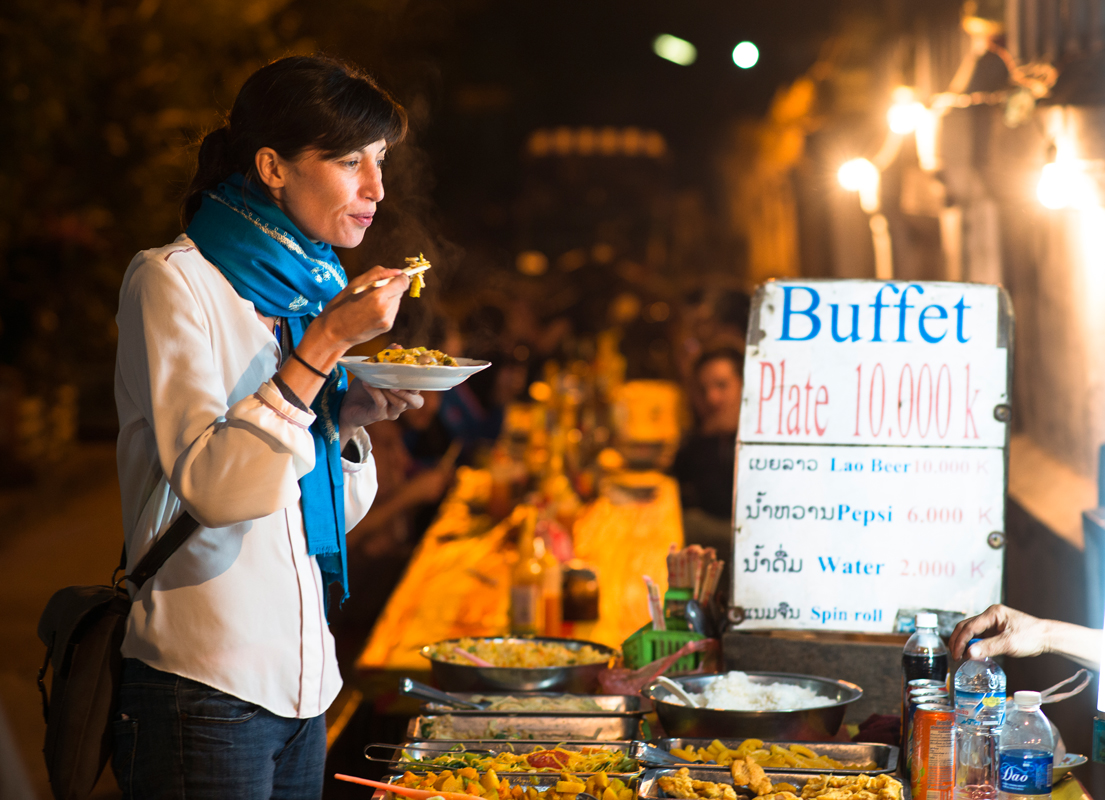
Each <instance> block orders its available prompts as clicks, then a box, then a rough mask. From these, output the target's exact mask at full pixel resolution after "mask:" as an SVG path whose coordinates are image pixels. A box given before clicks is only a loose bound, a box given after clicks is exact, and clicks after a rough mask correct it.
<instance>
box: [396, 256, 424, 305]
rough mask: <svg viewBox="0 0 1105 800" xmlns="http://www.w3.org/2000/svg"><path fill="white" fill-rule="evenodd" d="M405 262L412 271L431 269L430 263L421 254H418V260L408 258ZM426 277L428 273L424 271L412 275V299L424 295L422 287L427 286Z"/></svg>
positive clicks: (412, 257) (411, 257)
mask: <svg viewBox="0 0 1105 800" xmlns="http://www.w3.org/2000/svg"><path fill="white" fill-rule="evenodd" d="M403 260H404V261H406V262H407V269H412V268H414V267H427V268H429V266H430V262H429V261H427V260H426V259H425V258H423V256H422V254H421V253H419V254H418V258H415V257H414V256H408V257H407V258H404V259H403ZM425 276H426V273H425V272H424V271H423V272H416V273H415V274H414V275H411V297H420V296H421V295H422V287H423V286H425V285H426V277H425Z"/></svg>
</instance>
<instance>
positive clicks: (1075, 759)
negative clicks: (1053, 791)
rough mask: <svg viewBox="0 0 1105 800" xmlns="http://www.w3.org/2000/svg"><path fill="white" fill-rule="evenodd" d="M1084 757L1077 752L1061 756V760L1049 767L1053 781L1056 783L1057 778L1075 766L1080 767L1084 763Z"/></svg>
mask: <svg viewBox="0 0 1105 800" xmlns="http://www.w3.org/2000/svg"><path fill="white" fill-rule="evenodd" d="M1086 760H1087V759H1086V757H1085V756H1080V755H1078V754H1077V753H1067V754H1066V755H1065V756H1063V760H1062V761H1060V762H1059V763H1058V764H1056V765H1055V766H1054V767H1052V768H1051V780H1052V782H1053V783H1058V782H1059V780H1060V779H1061V778H1062V777H1063V776H1064V775H1066V774H1067V773H1068V772H1070V771H1071V770H1072V769H1074V768H1075V767H1080V766H1082V765H1083V764H1085V763H1086Z"/></svg>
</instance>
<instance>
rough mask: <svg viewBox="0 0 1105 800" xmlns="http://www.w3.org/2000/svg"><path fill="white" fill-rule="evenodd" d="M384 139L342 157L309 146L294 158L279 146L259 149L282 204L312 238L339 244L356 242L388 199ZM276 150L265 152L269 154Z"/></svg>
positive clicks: (267, 180)
mask: <svg viewBox="0 0 1105 800" xmlns="http://www.w3.org/2000/svg"><path fill="white" fill-rule="evenodd" d="M386 151H387V142H385V141H384V140H383V139H380V140H379V141H376V142H373V143H372V144H370V145H368V146H367V147H364V148H362V149H360V150H356V151H354V152H352V153H348V154H346V155H343V156H338V157H337V158H325V157H323V156H322V154H320V153H319V151H318V150H307V151H305V152H304V153H303V154H302V155H300V156H299V157H298V158H296V159H294V160H292V161H288V160H285V159H283V158H281V157H280V156H279V155H277V154H276V153H275V151H273V150H271V149H269V148H263V149H262V150H260V151H258V169H259V172H260V173H261V179H262V180H263V181H264V182H265V184H266V185H268V187H269V189H270V190H271V191H272V195H273V198H274V199H275V200H276V204H277V205H278V206H280V208H281V209H282V210H283V211H284V213H285V214H287V215H288V217H289V218H290V219H291V221H292V222H294V223H295V224H296V226H297V227H298V228H299V229H300V230H301V231H303V233H304V235H305V236H307V237H308V238H309V239H313V240H314V241H318V242H326V243H328V244H332V245H334V246H335V247H356V246H357V245H359V244H360V243H361V240H362V239H363V238H364V234H365V231H366V230H367V229H368V226H369V225H371V224H372V217H373V215H374V214H375V213H376V204H377V203H379V202H380V201H381V200H383V199H384V179H383V164H384V155H385V153H386ZM266 152H267V153H269V154H271V155H270V156H265V155H264V154H265V153H266Z"/></svg>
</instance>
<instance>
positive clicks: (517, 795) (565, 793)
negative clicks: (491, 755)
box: [388, 767, 634, 800]
mask: <svg viewBox="0 0 1105 800" xmlns="http://www.w3.org/2000/svg"><path fill="white" fill-rule="evenodd" d="M526 780H536V779H535V778H529V779H526ZM396 783H397V784H398V785H400V786H407V787H409V788H411V789H428V790H430V791H439V792H462V793H466V794H473V795H476V796H477V797H483V798H486V800H573V799H574V798H575V796H576V795H578V794H580V793H581V792H586V793H587V794H590V795H593V796H594V797H597V798H598V800H633V796H634V791H633V789H631V788H630V787H629V786H627V785H626V784H625V783H624V782H623V781H621V780H619V779H618V778H611V777H610V776H609V775H607V774H606V773H605V772H596V773H595V774H594V775H591V776H590V777H588V778H586V779H584V778H582V777H580V776H577V775H572V774H570V773H567V772H562V773H561V774H560V780H558V781H556V783H555V785H553V786H552V787H550V788H548V789H543V790H542V789H538V788H537V787H536V786H533V785H528V786H527V785H526V784H524V783H519V782H516V783H511V782H510V781H509V780H508V779H507V778H502V779H500V778H499V776H498V775H497V774H495V770H493V769H490V770H488V771H487V772H485V773H484V774H483V775H480V773H479V772H477V771H476V770H475V769H473V768H472V767H465V768H464V769H460V770H457V771H456V772H453V771H452V770H445V771H444V772H441V773H433V772H431V773H428V774H415V773H413V772H404V773H403V776H402V777H401V778H400V779H399V780H398V781H396ZM388 800H395V796H394V795H392V794H388Z"/></svg>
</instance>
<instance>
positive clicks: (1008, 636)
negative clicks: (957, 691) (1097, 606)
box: [948, 605, 1101, 669]
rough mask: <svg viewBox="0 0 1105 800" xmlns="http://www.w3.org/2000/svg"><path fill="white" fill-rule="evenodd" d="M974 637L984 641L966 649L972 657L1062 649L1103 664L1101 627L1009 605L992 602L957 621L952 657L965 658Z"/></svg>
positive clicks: (1074, 657) (1095, 664)
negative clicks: (974, 614)
mask: <svg viewBox="0 0 1105 800" xmlns="http://www.w3.org/2000/svg"><path fill="white" fill-rule="evenodd" d="M971 639H982V641H981V642H976V643H975V644H974V645H972V646H971V647H970V650H969V651H968V652H967V653H966V656H967V657H969V658H983V657H985V656H990V657H991V658H992V657H993V656H997V655H1010V656H1017V657H1025V656H1036V655H1040V654H1041V653H1059V654H1060V655H1064V656H1067V657H1068V658H1070V659H1072V660H1074V661H1076V662H1078V663H1080V664H1084V665H1086V666H1089V667H1092V668H1094V669H1097V668H1098V667H1099V666H1100V663H1099V659H1100V658H1101V631H1100V630H1092V629H1090V628H1084V627H1082V626H1081V625H1073V624H1071V623H1069V622H1060V621H1058V620H1050V619H1039V618H1037V617H1033V616H1031V615H1030V614H1025V613H1024V612H1023V611H1017V610H1016V609H1013V608H1009V607H1008V606H1003V605H992V606H990V607H989V608H988V609H986V610H985V611H983V612H982V613H981V614H979V615H978V616H974V617H969V618H968V619H965V620H963V621H962V622H960V623H959V624H958V625H956V626H955V630H954V631H952V635H951V639H950V640H949V641H948V647H949V649H950V650H951V654H952V657H953V658H956V659H959V658H963V657H964V651H965V650H967V643H968V642H970V640H971Z"/></svg>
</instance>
